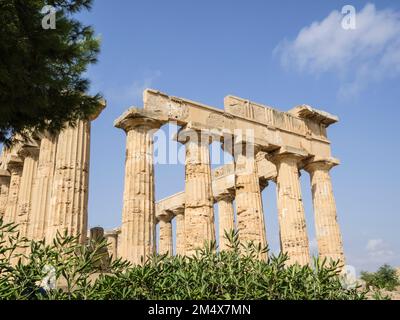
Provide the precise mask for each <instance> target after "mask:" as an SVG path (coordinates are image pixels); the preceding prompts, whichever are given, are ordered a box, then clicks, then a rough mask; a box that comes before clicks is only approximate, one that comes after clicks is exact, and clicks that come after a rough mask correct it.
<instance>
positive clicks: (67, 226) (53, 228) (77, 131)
mask: <svg viewBox="0 0 400 320" xmlns="http://www.w3.org/2000/svg"><path fill="white" fill-rule="evenodd" d="M105 106H106V103H105V101H102V102H101V104H100V105H99V106H98V108H97V110H96V112H95V113H94V114H93V115H92V116H91V117H90V118H89V119H88V120H78V121H77V122H76V124H75V125H74V126H68V127H67V128H65V129H64V130H62V131H61V132H60V133H59V135H58V139H57V147H56V148H57V150H56V156H55V167H54V173H53V183H52V188H51V197H50V213H49V217H48V224H47V230H46V242H48V243H49V242H50V243H51V242H52V241H53V239H54V238H55V237H56V235H57V232H59V233H60V234H61V235H62V234H64V232H67V233H68V234H69V235H73V236H78V235H79V242H80V243H82V244H84V243H86V237H87V220H88V197H89V190H88V187H89V161H90V128H91V122H92V121H93V120H95V119H96V118H97V117H98V116H99V115H100V113H101V111H102V110H103V109H104V108H105Z"/></svg>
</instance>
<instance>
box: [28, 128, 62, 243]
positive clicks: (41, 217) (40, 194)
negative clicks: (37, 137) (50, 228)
mask: <svg viewBox="0 0 400 320" xmlns="http://www.w3.org/2000/svg"><path fill="white" fill-rule="evenodd" d="M56 151H57V137H54V136H51V135H50V134H45V135H43V137H42V139H41V142H40V152H39V159H38V165H37V171H36V176H35V178H34V180H33V185H32V211H31V219H30V223H29V228H28V237H29V238H30V239H32V240H38V241H39V240H43V239H44V238H45V236H46V229H47V222H48V219H49V213H50V198H51V191H52V186H53V185H52V183H53V177H54V169H55V162H56Z"/></svg>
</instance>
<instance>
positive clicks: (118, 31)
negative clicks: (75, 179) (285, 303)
mask: <svg viewBox="0 0 400 320" xmlns="http://www.w3.org/2000/svg"><path fill="white" fill-rule="evenodd" d="M347 4H350V5H353V6H354V7H355V8H356V12H357V13H356V29H355V30H344V29H343V28H342V27H341V24H340V20H339V19H341V17H342V16H341V9H342V7H343V6H344V5H347ZM366 5H367V2H365V1H351V2H349V1H318V2H317V1H311V0H309V1H301V2H300V1H282V0H280V1H226V0H219V1H208V0H202V1H188V0H169V1H161V0H158V1H149V0H143V1H137V0H135V1H128V0H125V1H123V0H115V1H105V0H97V1H95V3H94V6H93V9H92V10H91V11H90V12H89V13H82V14H80V15H79V18H80V19H82V20H83V21H84V22H85V23H88V24H91V25H92V26H93V27H94V28H95V30H96V33H98V34H99V35H100V36H101V39H102V50H101V54H100V56H99V62H98V64H97V65H95V66H92V67H90V69H89V70H88V77H89V78H90V79H91V81H92V89H91V90H92V92H101V93H102V94H103V95H104V97H105V98H106V100H107V102H108V106H107V108H106V109H105V110H104V111H103V113H102V114H101V116H100V117H99V118H98V119H97V120H96V121H95V122H94V123H93V126H92V144H91V162H90V166H91V168H90V170H91V171H90V196H89V201H90V202H89V223H90V226H103V227H105V228H112V227H116V226H119V225H120V221H121V210H122V194H123V177H124V155H125V134H124V132H123V131H121V130H120V129H116V128H114V127H113V121H114V119H116V118H117V117H118V116H119V115H120V114H121V113H122V112H123V111H124V110H126V109H127V108H128V107H129V106H132V105H135V106H139V107H140V106H142V91H143V89H144V88H146V87H151V88H155V89H158V90H161V91H164V92H166V93H169V94H171V95H176V96H181V97H186V98H189V99H192V100H195V101H199V102H203V103H205V104H208V105H211V106H215V107H219V108H222V107H223V98H224V96H226V95H228V94H234V95H237V96H241V97H244V98H248V99H250V100H253V101H257V102H261V103H265V104H268V105H270V106H273V107H275V108H277V109H280V110H283V111H286V110H289V109H291V108H292V107H294V106H296V105H299V104H303V103H305V104H309V105H311V106H313V107H316V108H319V109H323V110H326V111H328V112H330V113H332V114H335V115H338V116H339V118H340V122H339V123H337V124H335V125H333V126H331V127H330V128H329V131H328V135H329V138H330V140H331V141H332V151H333V155H334V156H335V157H337V158H339V159H340V160H341V162H342V164H341V165H340V166H339V167H337V168H334V169H333V170H332V179H333V186H334V192H335V197H336V202H337V207H338V216H339V222H340V225H341V229H342V233H343V238H344V247H345V254H346V257H347V262H348V264H350V265H353V266H355V267H356V269H357V271H360V270H373V269H376V268H377V267H378V266H380V265H381V264H383V263H385V262H387V263H390V264H392V265H394V266H400V236H399V227H400V212H399V211H400V210H399V200H400V169H399V157H400V151H399V145H400V143H399V141H398V138H399V133H398V125H397V124H398V121H399V120H398V118H399V116H400V109H399V107H400V106H399V105H398V101H400V90H399V75H400V18H399V15H400V2H398V1H384V0H380V1H379V2H376V3H375V4H373V3H372V2H371V3H370V4H369V5H368V6H366ZM335 11H336V12H335ZM163 130H167V128H163ZM155 170H156V199H161V198H163V197H165V196H168V195H170V194H173V193H175V192H178V191H181V190H183V188H184V167H183V166H182V165H157V166H156V168H155ZM308 179H309V177H308V174H307V173H303V174H302V177H301V182H302V186H303V190H302V191H303V198H304V203H305V209H306V219H307V223H308V233H309V237H310V240H311V243H312V247H313V248H315V233H314V220H313V213H312V206H311V193H310V187H309V180H308ZM275 197H276V195H275V185H274V184H273V183H271V184H270V186H269V187H268V188H267V189H266V190H264V191H263V204H264V211H265V219H266V223H267V237H268V241H269V244H270V247H271V249H272V250H273V251H275V252H276V251H277V250H278V248H279V241H278V224H277V212H276V200H275ZM313 251H315V249H313Z"/></svg>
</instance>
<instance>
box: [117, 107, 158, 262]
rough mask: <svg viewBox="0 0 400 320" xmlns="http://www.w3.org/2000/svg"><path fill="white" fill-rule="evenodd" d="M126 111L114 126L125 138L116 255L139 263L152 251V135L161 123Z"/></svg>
mask: <svg viewBox="0 0 400 320" xmlns="http://www.w3.org/2000/svg"><path fill="white" fill-rule="evenodd" d="M129 111H130V112H126V113H124V114H123V115H122V116H121V117H120V118H118V119H117V120H116V121H115V123H114V125H115V126H116V127H117V128H121V129H123V130H124V131H125V132H126V139H127V140H126V161H125V186H124V205H123V212H122V225H121V246H120V249H119V251H120V253H119V255H120V256H121V257H123V258H125V259H127V260H129V261H131V262H133V263H135V264H140V263H142V262H144V261H145V260H146V258H147V256H149V255H151V254H153V253H154V250H155V205H154V167H153V134H154V132H155V131H156V130H157V129H158V128H160V126H161V125H162V122H160V121H158V120H155V119H154V118H151V117H148V116H147V115H146V112H143V113H140V112H139V111H138V109H130V110H129Z"/></svg>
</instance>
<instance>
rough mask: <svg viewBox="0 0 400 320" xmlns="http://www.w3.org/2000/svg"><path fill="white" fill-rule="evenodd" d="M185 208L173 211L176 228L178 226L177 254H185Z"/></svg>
mask: <svg viewBox="0 0 400 320" xmlns="http://www.w3.org/2000/svg"><path fill="white" fill-rule="evenodd" d="M184 213H185V209H184V208H181V209H177V210H176V211H174V212H173V214H174V216H175V228H176V232H175V235H176V254H177V255H181V256H183V255H185V215H184Z"/></svg>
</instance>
